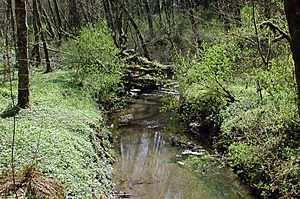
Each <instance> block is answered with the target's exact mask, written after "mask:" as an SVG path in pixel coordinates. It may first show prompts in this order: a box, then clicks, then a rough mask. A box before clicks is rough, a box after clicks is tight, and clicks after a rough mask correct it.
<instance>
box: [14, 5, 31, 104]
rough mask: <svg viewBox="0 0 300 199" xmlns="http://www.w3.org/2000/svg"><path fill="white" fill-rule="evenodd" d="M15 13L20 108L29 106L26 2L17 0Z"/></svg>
mask: <svg viewBox="0 0 300 199" xmlns="http://www.w3.org/2000/svg"><path fill="white" fill-rule="evenodd" d="M15 4H16V5H15V13H16V24H17V55H16V60H17V66H18V78H19V82H18V106H19V107H20V108H26V107H28V106H29V95H30V89H29V87H30V82H29V60H28V27H27V4H26V0H15Z"/></svg>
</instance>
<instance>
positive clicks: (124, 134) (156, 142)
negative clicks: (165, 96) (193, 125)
mask: <svg viewBox="0 0 300 199" xmlns="http://www.w3.org/2000/svg"><path fill="white" fill-rule="evenodd" d="M160 106H161V105H160V97H157V96H148V97H141V98H140V99H139V100H137V102H136V103H135V104H133V105H130V106H129V107H128V108H127V109H126V114H132V116H133V121H132V123H131V125H128V126H125V127H121V128H120V131H121V132H120V138H119V140H118V144H117V149H118V151H119V158H118V160H117V162H116V163H115V165H114V169H115V176H114V179H113V181H114V183H115V192H116V193H122V194H123V193H126V194H128V195H127V196H131V198H136V199H137V198H139V199H202V198H203V199H214V198H215V199H222V198H228V199H235V198H236V199H241V198H252V197H251V196H250V195H249V193H248V192H247V190H246V189H244V188H243V187H242V186H241V185H240V183H239V181H238V180H237V179H236V176H235V175H234V174H233V173H232V172H230V171H228V170H224V171H219V170H218V172H217V171H216V172H209V173H205V174H198V173H195V172H193V171H192V170H191V169H188V168H184V167H182V166H180V165H179V164H178V163H177V161H178V159H177V158H176V156H178V155H180V154H181V151H180V149H178V148H176V147H173V146H171V144H170V143H169V137H170V132H168V130H167V129H166V127H165V119H166V117H167V116H166V115H163V114H162V113H159V108H160Z"/></svg>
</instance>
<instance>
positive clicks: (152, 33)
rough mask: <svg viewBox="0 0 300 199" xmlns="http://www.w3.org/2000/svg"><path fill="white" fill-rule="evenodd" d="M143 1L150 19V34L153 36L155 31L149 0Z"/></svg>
mask: <svg viewBox="0 0 300 199" xmlns="http://www.w3.org/2000/svg"><path fill="white" fill-rule="evenodd" d="M143 3H144V5H145V11H146V15H147V20H148V26H149V31H150V35H151V37H152V36H153V35H154V32H153V21H152V16H151V10H150V6H149V2H148V0H143Z"/></svg>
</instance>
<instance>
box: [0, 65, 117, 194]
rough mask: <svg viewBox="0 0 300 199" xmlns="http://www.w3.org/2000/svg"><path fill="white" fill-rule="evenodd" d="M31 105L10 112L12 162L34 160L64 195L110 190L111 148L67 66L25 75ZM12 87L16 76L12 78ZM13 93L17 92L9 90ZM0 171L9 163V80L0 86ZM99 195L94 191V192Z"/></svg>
mask: <svg viewBox="0 0 300 199" xmlns="http://www.w3.org/2000/svg"><path fill="white" fill-rule="evenodd" d="M31 79H32V80H31V103H30V104H31V106H30V109H27V110H21V111H20V112H19V113H18V114H17V115H16V134H15V135H16V138H15V154H14V155H15V158H14V160H15V167H16V171H17V172H21V171H22V170H24V168H26V167H28V166H31V165H33V164H34V165H35V166H36V167H37V170H38V171H39V172H40V173H42V174H43V175H44V176H45V177H47V178H50V179H52V178H53V179H55V180H58V181H59V182H61V183H62V184H63V185H64V188H65V192H66V195H67V196H76V197H79V198H91V197H92V196H101V195H102V194H104V193H108V192H109V190H111V180H110V179H111V175H112V168H111V164H110V163H111V162H112V161H113V160H112V157H113V156H114V154H113V153H114V152H113V150H112V149H111V146H110V142H109V138H110V135H109V131H108V129H107V128H106V126H105V124H104V120H103V118H102V116H101V115H102V114H101V112H100V111H99V108H98V105H97V103H96V102H95V101H94V99H93V98H92V97H91V95H90V93H89V92H88V91H87V90H86V89H85V88H84V87H79V86H76V85H75V84H74V79H73V76H72V74H70V72H65V71H56V72H53V73H50V74H41V73H36V74H34V75H32V77H31ZM13 86H14V89H13V90H14V91H16V90H17V89H16V86H17V85H16V82H14V85H13ZM13 95H14V98H16V95H17V93H13ZM0 101H1V103H0V114H1V117H0V176H3V175H5V173H9V172H5V171H8V170H9V169H10V168H11V167H10V165H11V145H12V137H13V117H5V116H7V115H9V114H7V113H9V111H7V110H9V109H11V107H12V102H11V98H10V89H9V85H8V84H7V85H1V86H0ZM98 198H99V197H98Z"/></svg>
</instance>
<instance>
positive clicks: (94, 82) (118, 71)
mask: <svg viewBox="0 0 300 199" xmlns="http://www.w3.org/2000/svg"><path fill="white" fill-rule="evenodd" d="M67 51H68V54H67V55H66V56H65V62H66V63H67V64H68V65H69V66H70V67H71V68H73V69H74V70H75V71H76V73H75V74H76V75H75V78H76V81H77V82H78V83H79V84H80V85H87V87H89V88H90V89H92V90H93V91H94V92H96V93H98V94H97V97H98V99H99V101H100V102H101V104H102V105H107V106H111V105H112V104H114V102H116V101H117V100H118V96H117V94H118V92H120V89H121V88H122V82H121V78H122V74H123V69H124V65H123V64H122V62H121V61H120V59H119V53H120V50H119V49H118V48H116V47H115V44H114V42H113V39H112V37H111V35H110V34H109V31H108V28H107V27H106V26H105V25H103V24H102V23H101V24H99V25H98V26H87V27H85V28H82V30H81V31H80V34H79V36H78V37H77V38H76V39H75V40H71V41H70V42H69V46H68V49H67Z"/></svg>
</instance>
